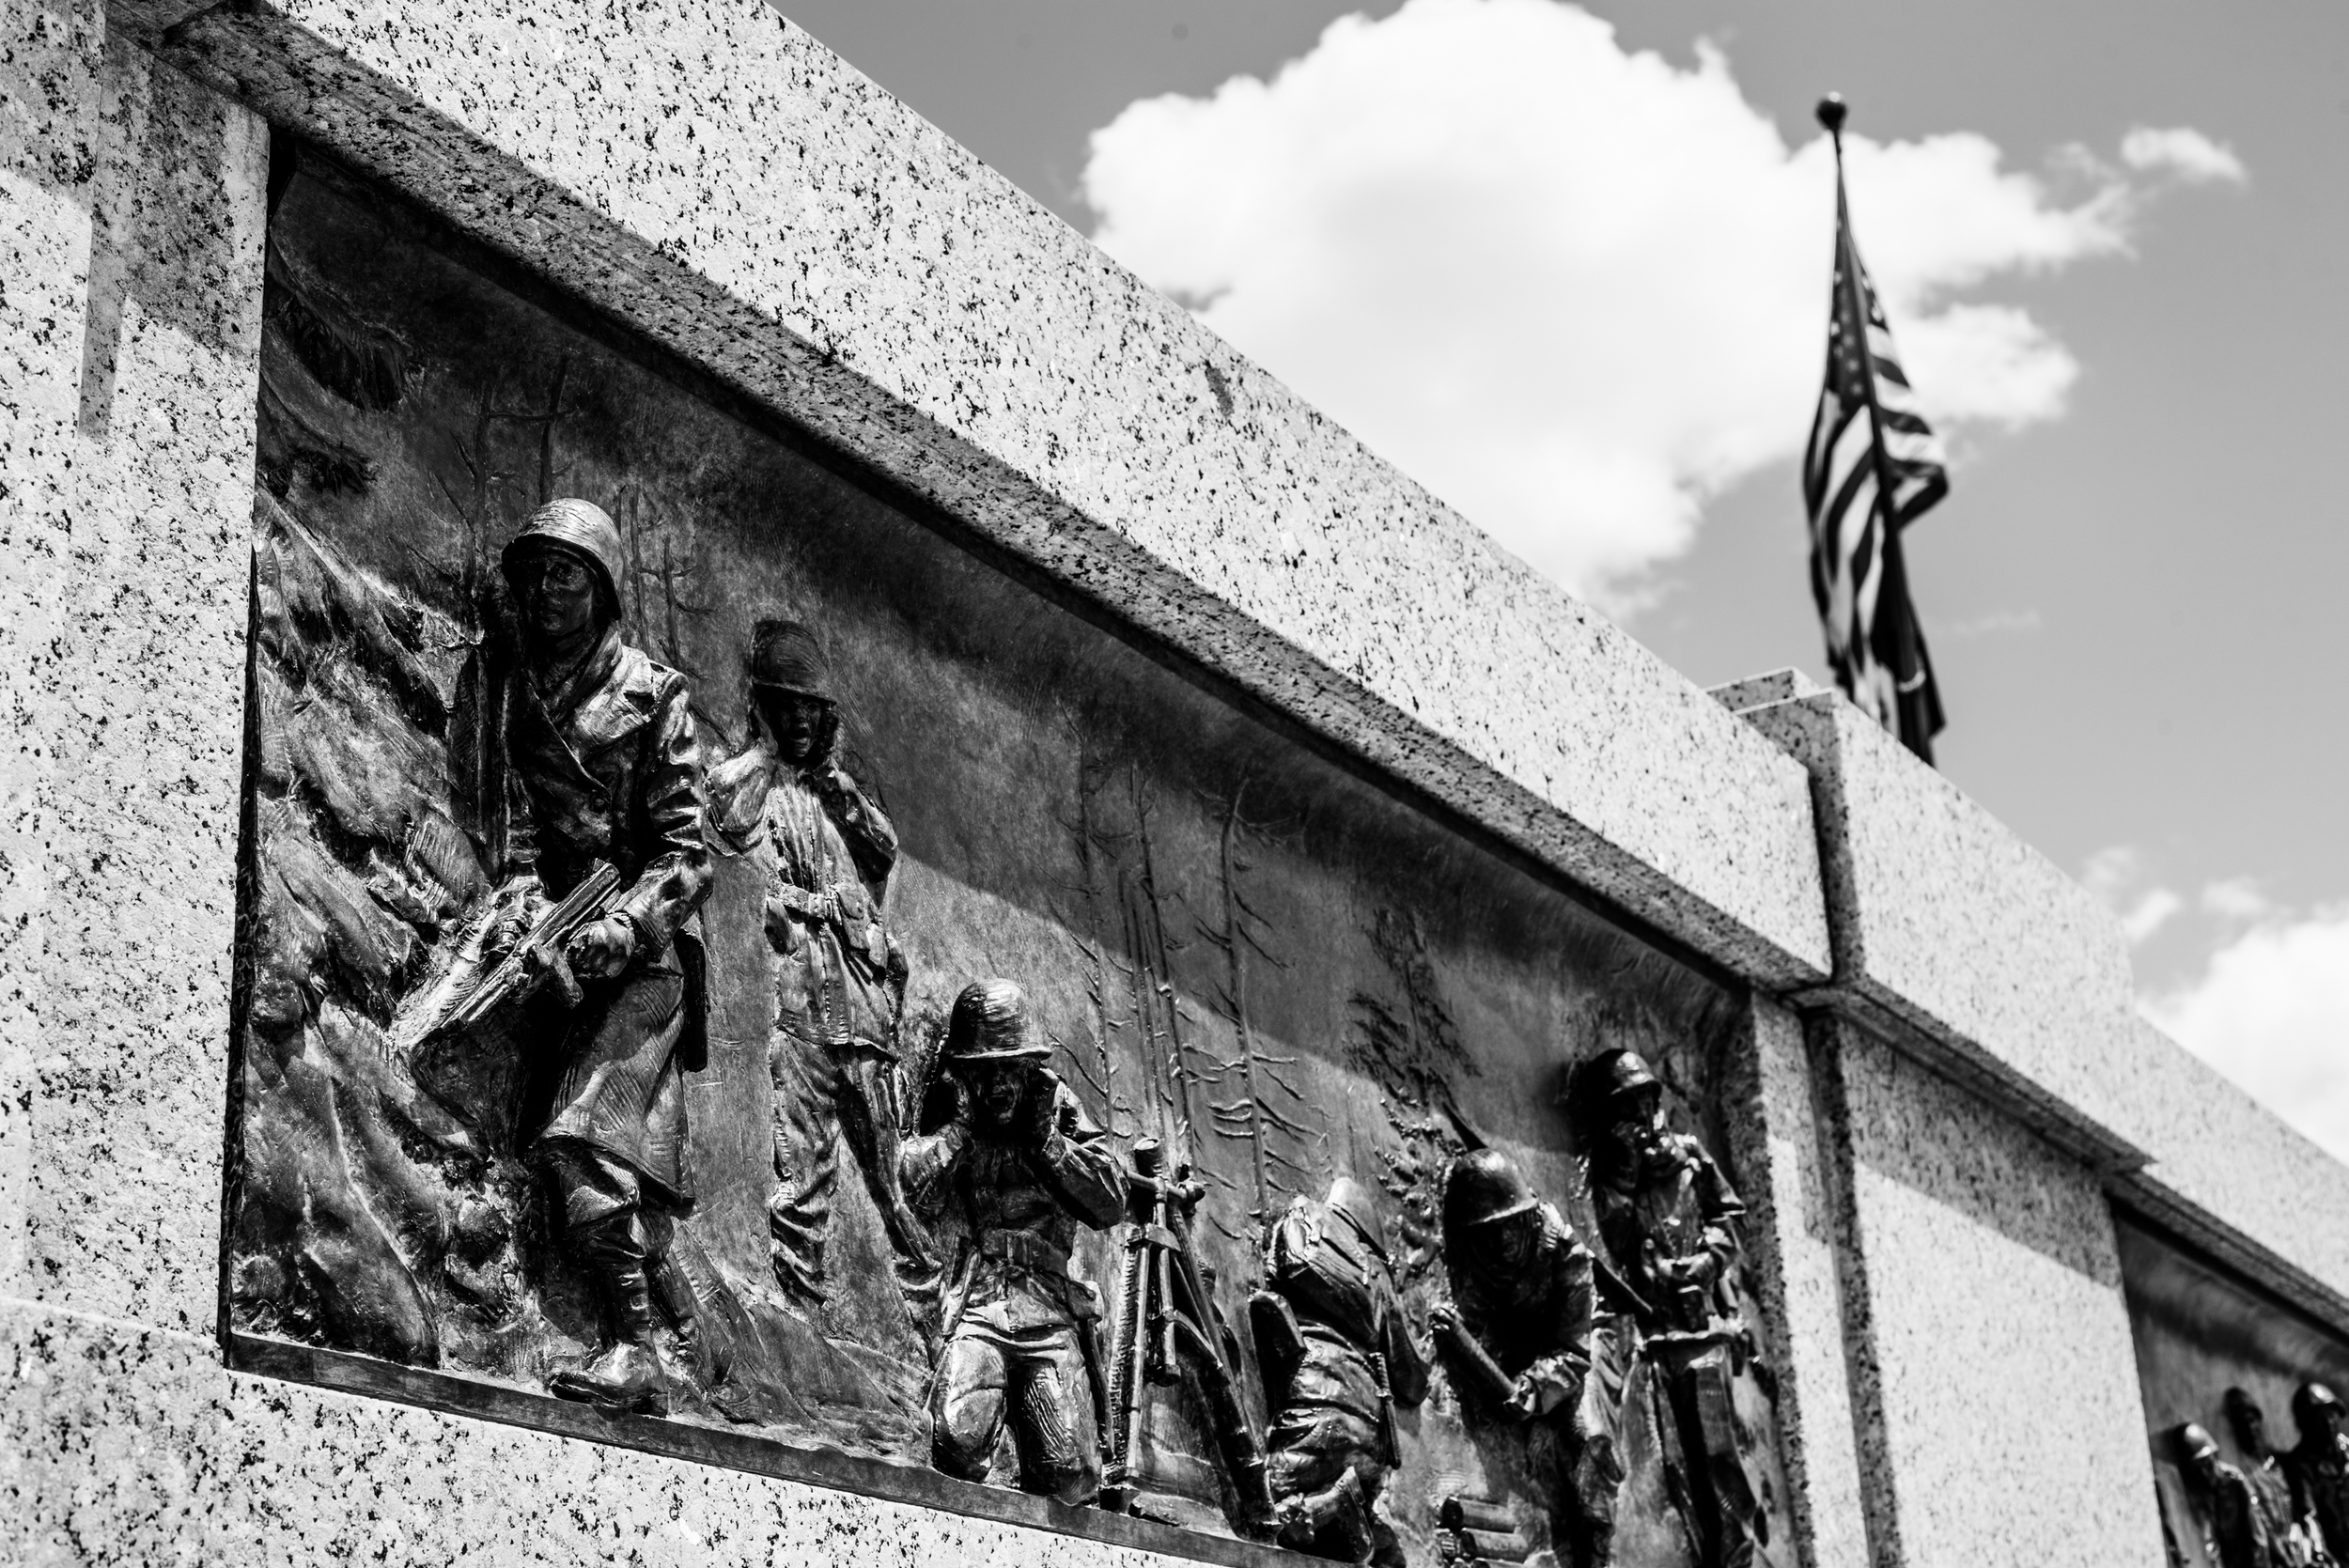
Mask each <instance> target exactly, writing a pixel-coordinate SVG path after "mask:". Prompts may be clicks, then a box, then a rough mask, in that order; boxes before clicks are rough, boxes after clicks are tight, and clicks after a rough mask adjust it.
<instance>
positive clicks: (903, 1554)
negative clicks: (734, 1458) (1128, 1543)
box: [0, 1301, 1171, 1568]
mask: <svg viewBox="0 0 2349 1568" xmlns="http://www.w3.org/2000/svg"><path fill="white" fill-rule="evenodd" d="M0 1561H7V1562H10V1563H23V1564H25V1565H27V1568H50V1565H52V1564H69V1563H70V1564H75V1565H81V1564H91V1563H155V1562H189V1563H198V1562H201V1563H254V1564H260V1563H267V1564H270V1565H271V1568H301V1565H303V1564H310V1563H318V1564H330V1563H331V1564H337V1565H339V1564H342V1563H348V1562H353V1561H361V1562H378V1563H386V1564H406V1563H439V1564H445V1563H452V1562H488V1563H497V1564H501V1565H504V1564H522V1563H564V1564H574V1563H612V1564H621V1563H625V1564H630V1565H631V1568H657V1565H668V1564H674V1565H677V1568H723V1565H727V1564H742V1565H744V1568H749V1565H752V1564H757V1565H759V1568H797V1565H801V1564H805V1565H808V1568H819V1565H821V1568H829V1565H831V1564H835V1563H843V1562H857V1563H872V1564H876V1565H883V1568H916V1565H925V1564H939V1563H948V1562H957V1563H958V1562H985V1563H988V1564H991V1565H993V1568H1071V1565H1074V1564H1078V1563H1082V1564H1085V1565H1086V1568H1144V1565H1146V1564H1153V1563H1163V1562H1168V1561H1171V1559H1168V1558H1164V1557H1161V1556H1159V1555H1157V1554H1155V1553H1150V1552H1144V1551H1139V1550H1134V1549H1131V1548H1126V1547H1119V1546H1115V1545H1105V1544H1102V1543H1099V1542H1094V1541H1085V1540H1081V1539H1075V1538H1071V1537H1067V1536H1062V1535H1055V1534H1050V1533H1048V1532H1046V1531H1042V1530H1037V1529H1024V1528H1021V1527H1019V1526H1015V1525H1007V1524H1003V1523H999V1522H994V1521H988V1520H980V1519H972V1518H965V1517H962V1516H960V1515H957V1514H944V1513H940V1512H937V1511H935V1510H930V1509H924V1508H915V1507H910V1506H908V1505H905V1504H901V1503H891V1502H883V1501H879V1500H876V1499H874V1498H863V1497H857V1496H854V1495H851V1494H848V1493H842V1492H835V1491H829V1490H826V1489H823V1488H820V1487H815V1486H808V1485H803V1484H800V1483H793V1482H787V1481H779V1480H776V1479H773V1478H770V1477H766V1476H755V1475H748V1474H744V1473H742V1472H739V1471H735V1470H726V1469H720V1468H715V1467H709V1466H706V1465H697V1464H693V1463H692V1462H690V1461H685V1460H677V1459H667V1458H661V1457H658V1456H655V1455H651V1454H646V1453H641V1452H636V1451H634V1450H631V1449H626V1448H615V1447H612V1446H610V1445H606V1444H601V1443H591V1442H583V1441H580V1440H577V1439H574V1438H568V1437H559V1436H552V1435H550V1434H547V1433H541V1432H532V1431H527V1430H524V1429H521V1428H516V1427H507V1426H498V1425H492V1424H490V1423H487V1422H483V1421H471V1420H466V1419H464V1418H461V1417H453V1416H444V1415H439V1414H436V1413H433V1412H430V1411H426V1410H417V1409H412V1408H410V1407H407V1406H404V1405H391V1404H386V1403H383V1402H381V1401H377V1400H367V1399H357V1398H352V1397H350V1396H347V1395H342V1394H334V1393H328V1392H325V1391H322V1390H319V1389H309V1388H304V1387H302V1386H299V1385H296V1384H290V1383H281V1382H276V1381H274V1380H272V1379H268V1378H262V1377H255V1376H250V1375H246V1374H240V1373H231V1372H226V1371H224V1370H223V1369H222V1368H221V1366H220V1365H219V1363H218V1360H217V1357H216V1352H215V1351H214V1350H213V1348H212V1347H211V1346H210V1344H208V1343H204V1342H202V1341H199V1340H195V1339H194V1338H191V1337H189V1336H186V1335H180V1334H170V1333H163V1332H159V1331H154V1330H138V1329H133V1328H130V1327H125V1326H122V1325H117V1324H111V1323H107V1322H104V1321H102V1320H99V1319H94V1318H84V1317H79V1316H73V1315H68V1314H61V1313H54V1312H42V1311H40V1310H39V1309H37V1308H33V1307H31V1306H29V1305H28V1304H25V1303H21V1302H5V1301H0Z"/></svg>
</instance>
